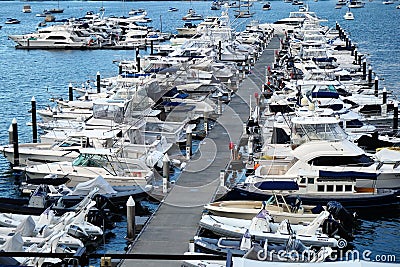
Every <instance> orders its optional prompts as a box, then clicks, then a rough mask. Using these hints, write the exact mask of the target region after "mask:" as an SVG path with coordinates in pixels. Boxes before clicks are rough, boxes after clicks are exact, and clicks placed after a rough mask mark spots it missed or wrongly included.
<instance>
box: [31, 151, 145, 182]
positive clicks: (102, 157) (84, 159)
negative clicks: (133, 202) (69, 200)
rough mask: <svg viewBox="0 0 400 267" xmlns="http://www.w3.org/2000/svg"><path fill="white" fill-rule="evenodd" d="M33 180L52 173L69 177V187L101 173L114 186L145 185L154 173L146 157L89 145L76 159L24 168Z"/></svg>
mask: <svg viewBox="0 0 400 267" xmlns="http://www.w3.org/2000/svg"><path fill="white" fill-rule="evenodd" d="M24 170H25V172H26V175H27V176H28V177H29V178H30V179H42V178H45V176H46V175H47V176H48V175H49V174H51V175H53V176H57V177H64V178H68V179H69V180H70V181H69V182H68V183H67V185H68V186H72V187H73V186H76V185H77V184H78V183H82V182H86V181H88V180H91V179H94V178H96V177H97V176H99V175H101V176H102V177H104V179H105V180H106V181H107V182H108V183H109V184H110V185H112V186H127V185H141V186H145V185H147V184H148V183H149V182H151V180H152V179H153V172H152V171H151V170H150V168H149V167H147V166H146V164H145V162H144V160H142V159H128V158H122V157H119V156H117V154H116V149H99V148H85V149H81V151H80V156H79V157H77V158H76V159H75V160H74V161H73V162H66V161H63V162H54V163H48V164H39V165H32V166H28V167H26V168H24Z"/></svg>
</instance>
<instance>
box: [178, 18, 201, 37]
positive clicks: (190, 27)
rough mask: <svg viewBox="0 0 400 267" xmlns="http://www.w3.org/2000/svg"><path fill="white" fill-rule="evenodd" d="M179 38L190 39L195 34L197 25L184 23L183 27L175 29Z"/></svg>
mask: <svg viewBox="0 0 400 267" xmlns="http://www.w3.org/2000/svg"><path fill="white" fill-rule="evenodd" d="M176 30H177V32H178V35H177V36H179V37H192V36H194V35H196V34H197V25H196V24H193V23H192V22H186V23H185V24H184V25H183V27H177V28H176Z"/></svg>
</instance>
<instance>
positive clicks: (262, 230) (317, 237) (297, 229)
mask: <svg viewBox="0 0 400 267" xmlns="http://www.w3.org/2000/svg"><path fill="white" fill-rule="evenodd" d="M328 217H329V212H327V211H323V212H321V213H320V214H319V216H318V217H317V218H316V219H315V220H314V221H312V222H311V223H310V224H309V225H308V226H302V225H290V223H289V222H288V221H287V220H284V221H282V222H281V223H280V224H277V223H272V222H271V217H270V216H269V215H268V213H267V211H266V210H262V211H261V212H260V213H259V214H258V215H257V216H256V217H254V218H253V219H252V220H244V219H234V218H227V217H220V216H214V215H203V217H202V218H201V220H200V223H199V224H200V226H201V227H203V228H205V229H208V230H210V231H212V232H214V233H215V234H218V235H221V236H228V237H242V236H243V235H244V233H245V232H246V230H247V229H248V230H249V233H250V235H251V236H253V237H254V238H255V240H265V239H267V240H268V242H273V243H278V244H282V243H285V242H287V241H288V238H289V236H290V235H291V234H295V235H296V239H299V240H301V241H302V242H303V243H304V245H306V246H318V247H324V246H328V247H339V248H343V247H346V246H347V241H346V240H345V239H341V238H338V236H337V235H335V237H330V236H329V235H327V234H325V233H324V232H323V231H321V229H320V227H321V226H322V225H323V223H324V222H325V221H326V220H327V219H328Z"/></svg>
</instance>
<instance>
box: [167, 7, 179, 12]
mask: <svg viewBox="0 0 400 267" xmlns="http://www.w3.org/2000/svg"><path fill="white" fill-rule="evenodd" d="M176 11H179V8H176V7H170V8H168V12H176Z"/></svg>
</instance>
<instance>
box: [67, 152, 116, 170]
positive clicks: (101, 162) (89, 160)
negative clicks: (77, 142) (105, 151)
mask: <svg viewBox="0 0 400 267" xmlns="http://www.w3.org/2000/svg"><path fill="white" fill-rule="evenodd" d="M107 162H108V160H107V159H106V158H104V156H102V155H92V154H80V155H79V157H77V158H76V159H75V160H74V161H73V162H72V166H79V167H103V166H106V165H107Z"/></svg>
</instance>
